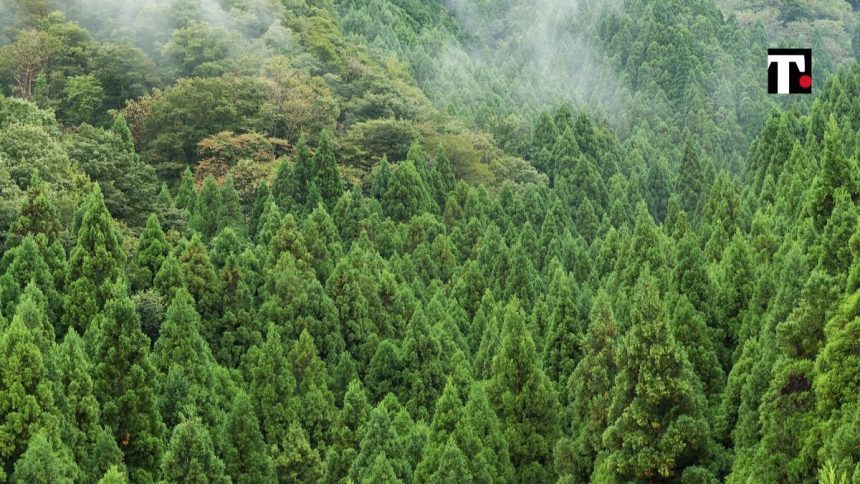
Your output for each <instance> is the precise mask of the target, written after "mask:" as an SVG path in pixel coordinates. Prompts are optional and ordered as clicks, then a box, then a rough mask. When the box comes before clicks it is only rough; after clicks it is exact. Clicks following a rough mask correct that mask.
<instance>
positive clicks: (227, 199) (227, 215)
mask: <svg viewBox="0 0 860 484" xmlns="http://www.w3.org/2000/svg"><path fill="white" fill-rule="evenodd" d="M220 199H221V204H220V206H219V207H218V212H217V214H210V216H212V215H215V216H217V218H218V230H219V231H220V230H223V229H224V228H225V227H230V228H232V229H234V230H237V231H239V232H242V231H244V228H245V216H244V214H243V213H242V204H241V202H240V201H239V194H238V193H236V186H235V184H234V183H233V176H232V175H227V179H226V180H225V181H224V186H222V187H221V192H220Z"/></svg>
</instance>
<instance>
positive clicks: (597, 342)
mask: <svg viewBox="0 0 860 484" xmlns="http://www.w3.org/2000/svg"><path fill="white" fill-rule="evenodd" d="M589 319H590V320H591V324H590V325H589V326H588V333H587V334H586V337H585V341H584V342H583V357H582V359H581V360H580V361H579V363H578V364H577V365H576V369H575V370H574V371H573V373H572V374H571V375H570V378H569V379H568V381H567V391H568V399H569V401H570V402H571V403H570V407H569V409H568V413H569V415H568V425H569V426H570V432H571V436H572V437H571V438H563V439H561V440H559V443H558V445H557V446H556V449H555V460H556V469H557V470H558V471H559V474H560V475H561V476H563V477H564V476H566V475H567V476H570V478H572V479H573V481H574V482H582V481H587V480H588V479H589V477H590V476H591V473H592V471H593V470H594V469H593V464H594V461H595V460H596V459H597V456H598V455H599V454H601V453H602V452H603V451H604V447H603V443H602V439H601V436H602V435H603V432H604V431H605V430H606V427H607V426H608V425H609V423H610V422H609V407H610V404H611V394H612V385H613V381H614V379H615V373H616V367H615V348H616V338H617V337H618V328H617V325H616V323H615V316H614V314H613V312H612V306H611V304H610V302H609V296H608V295H607V294H606V292H603V291H601V292H599V293H598V294H597V297H596V298H595V301H594V307H592V309H591V315H590V318H589Z"/></svg>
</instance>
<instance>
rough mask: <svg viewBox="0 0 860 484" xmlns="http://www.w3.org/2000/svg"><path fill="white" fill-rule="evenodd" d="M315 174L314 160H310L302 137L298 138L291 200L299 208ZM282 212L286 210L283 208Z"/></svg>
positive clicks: (303, 203) (303, 202) (304, 199)
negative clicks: (292, 199) (293, 200)
mask: <svg viewBox="0 0 860 484" xmlns="http://www.w3.org/2000/svg"><path fill="white" fill-rule="evenodd" d="M315 174H316V166H315V163H314V159H313V158H311V154H310V151H309V150H308V145H307V143H306V142H305V139H304V137H300V138H299V141H298V143H296V159H295V163H294V166H293V176H294V177H295V184H294V185H293V187H294V191H293V198H294V199H295V201H296V203H298V204H299V205H300V206H304V205H305V201H306V199H307V194H308V190H309V189H310V185H311V182H312V181H314V175H315ZM276 200H277V194H276ZM278 205H280V201H278ZM284 210H286V209H285V208H284Z"/></svg>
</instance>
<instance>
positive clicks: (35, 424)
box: [0, 318, 58, 478]
mask: <svg viewBox="0 0 860 484" xmlns="http://www.w3.org/2000/svg"><path fill="white" fill-rule="evenodd" d="M47 358H48V355H44V354H42V352H41V351H40V350H39V347H38V346H37V345H36V340H35V338H34V336H33V334H32V333H31V332H30V330H29V329H28V328H27V327H26V326H25V325H24V322H23V321H22V320H21V318H13V319H12V323H11V324H10V325H9V327H8V328H6V329H5V330H4V331H3V333H2V334H0V377H2V379H0V381H2V382H3V387H2V393H0V395H2V398H0V462H2V463H3V467H2V469H0V477H2V478H5V477H6V476H9V475H11V473H12V470H13V467H12V466H13V464H14V463H15V462H16V461H17V460H18V457H20V456H21V454H23V453H24V451H25V450H26V449H27V445H28V443H29V442H30V439H31V438H32V437H33V436H34V435H36V434H38V433H39V431H41V430H46V431H48V432H49V433H50V432H54V431H55V430H56V427H57V425H58V422H57V420H56V416H55V415H54V413H53V412H54V394H53V388H52V385H51V382H50V381H49V379H48V369H47V364H46V359H47Z"/></svg>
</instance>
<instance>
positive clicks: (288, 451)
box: [273, 422, 322, 482]
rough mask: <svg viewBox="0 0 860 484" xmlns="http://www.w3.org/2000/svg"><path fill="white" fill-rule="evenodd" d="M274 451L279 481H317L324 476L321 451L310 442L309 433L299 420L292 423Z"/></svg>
mask: <svg viewBox="0 0 860 484" xmlns="http://www.w3.org/2000/svg"><path fill="white" fill-rule="evenodd" d="M273 452H274V456H273V459H274V462H275V472H276V473H277V477H278V482H316V481H317V479H319V478H320V477H321V476H322V461H321V460H320V456H319V452H318V451H317V450H316V449H314V448H312V447H311V445H310V443H308V437H307V434H306V433H305V431H304V429H302V427H301V425H299V424H298V423H297V422H293V423H292V424H290V427H289V429H288V430H287V433H286V435H285V436H284V439H283V440H282V441H281V443H280V444H279V445H278V446H277V448H276V449H275V450H274V451H273Z"/></svg>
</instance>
